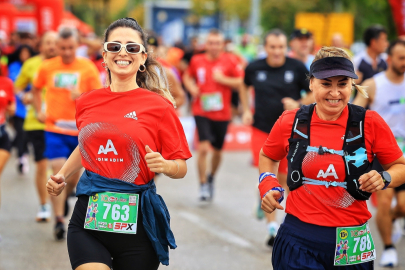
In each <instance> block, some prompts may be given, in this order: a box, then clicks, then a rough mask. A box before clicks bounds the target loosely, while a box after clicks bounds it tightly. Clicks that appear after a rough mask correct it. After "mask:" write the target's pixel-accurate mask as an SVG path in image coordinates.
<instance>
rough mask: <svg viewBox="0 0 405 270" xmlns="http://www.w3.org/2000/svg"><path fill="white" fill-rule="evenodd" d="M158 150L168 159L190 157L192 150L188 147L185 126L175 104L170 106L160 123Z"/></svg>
mask: <svg viewBox="0 0 405 270" xmlns="http://www.w3.org/2000/svg"><path fill="white" fill-rule="evenodd" d="M158 139H159V143H158V147H159V148H160V149H159V150H158V151H159V152H160V153H161V154H162V156H163V157H164V158H165V159H167V160H173V159H189V158H190V157H191V152H190V150H189V147H188V143H187V139H186V135H185V134H184V130H183V126H182V124H181V122H180V120H179V118H178V117H177V115H176V111H175V110H174V108H173V106H171V105H170V106H168V107H167V109H166V111H165V113H164V115H163V117H162V119H161V120H160V123H159V130H158Z"/></svg>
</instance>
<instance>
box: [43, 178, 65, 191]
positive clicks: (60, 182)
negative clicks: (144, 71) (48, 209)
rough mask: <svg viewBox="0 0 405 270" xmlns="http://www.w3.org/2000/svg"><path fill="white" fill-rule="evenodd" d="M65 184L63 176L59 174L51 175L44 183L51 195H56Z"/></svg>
mask: <svg viewBox="0 0 405 270" xmlns="http://www.w3.org/2000/svg"><path fill="white" fill-rule="evenodd" d="M65 186H66V182H65V177H64V176H63V175H61V174H56V175H51V178H50V179H49V180H48V183H47V184H46V189H47V191H48V193H49V195H51V196H58V195H59V194H61V193H62V191H63V189H64V188H65Z"/></svg>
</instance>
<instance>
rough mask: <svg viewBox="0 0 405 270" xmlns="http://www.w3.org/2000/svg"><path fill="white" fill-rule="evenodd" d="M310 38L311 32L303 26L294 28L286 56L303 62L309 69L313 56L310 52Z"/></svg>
mask: <svg viewBox="0 0 405 270" xmlns="http://www.w3.org/2000/svg"><path fill="white" fill-rule="evenodd" d="M311 39H312V33H311V32H309V31H308V30H307V29H305V28H301V29H295V30H294V32H292V34H291V36H290V48H291V51H290V52H289V54H288V56H289V57H291V58H295V59H297V60H299V61H301V62H302V63H304V65H305V67H306V68H307V69H309V67H310V66H311V63H312V61H313V60H314V58H315V57H314V56H313V55H312V54H311V46H310V45H311V44H310V41H311Z"/></svg>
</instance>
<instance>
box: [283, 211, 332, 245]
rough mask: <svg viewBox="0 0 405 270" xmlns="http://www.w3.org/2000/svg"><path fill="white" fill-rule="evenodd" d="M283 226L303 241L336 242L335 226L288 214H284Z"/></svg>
mask: <svg viewBox="0 0 405 270" xmlns="http://www.w3.org/2000/svg"><path fill="white" fill-rule="evenodd" d="M283 226H285V227H286V229H287V230H288V231H291V232H292V233H293V234H294V236H295V237H298V238H300V239H302V240H305V241H309V242H317V243H325V244H335V242H336V227H325V226H318V225H315V224H310V223H306V222H303V221H301V220H299V219H298V218H297V217H295V216H293V215H290V214H287V215H286V217H285V221H284V223H283Z"/></svg>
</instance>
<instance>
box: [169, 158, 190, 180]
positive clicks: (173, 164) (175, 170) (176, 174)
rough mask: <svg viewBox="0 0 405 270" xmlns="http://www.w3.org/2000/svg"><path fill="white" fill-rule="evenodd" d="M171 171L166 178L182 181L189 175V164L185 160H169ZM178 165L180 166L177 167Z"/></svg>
mask: <svg viewBox="0 0 405 270" xmlns="http://www.w3.org/2000/svg"><path fill="white" fill-rule="evenodd" d="M169 164H170V165H169V170H168V173H166V176H168V177H170V178H173V179H180V178H183V177H184V176H186V174H187V163H186V161H185V160H183V159H175V160H169ZM177 164H178V166H177Z"/></svg>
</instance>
